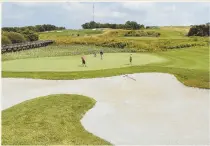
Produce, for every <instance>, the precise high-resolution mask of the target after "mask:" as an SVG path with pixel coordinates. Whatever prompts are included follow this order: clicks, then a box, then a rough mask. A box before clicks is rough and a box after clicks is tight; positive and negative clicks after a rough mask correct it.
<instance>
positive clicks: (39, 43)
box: [1, 40, 54, 54]
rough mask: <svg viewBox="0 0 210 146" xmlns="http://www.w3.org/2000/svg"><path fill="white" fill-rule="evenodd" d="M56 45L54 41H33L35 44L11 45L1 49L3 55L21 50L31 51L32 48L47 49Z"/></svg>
mask: <svg viewBox="0 0 210 146" xmlns="http://www.w3.org/2000/svg"><path fill="white" fill-rule="evenodd" d="M52 43H54V41H52V40H42V41H33V42H26V43H17V44H10V45H3V46H2V47H1V53H2V54H3V53H7V52H16V51H21V50H29V49H32V48H39V47H45V46H47V45H50V44H52Z"/></svg>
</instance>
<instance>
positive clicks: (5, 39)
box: [1, 35, 12, 45]
mask: <svg viewBox="0 0 210 146" xmlns="http://www.w3.org/2000/svg"><path fill="white" fill-rule="evenodd" d="M1 44H2V45H8V44H12V42H11V41H10V39H9V38H8V37H7V36H4V35H3V36H2V37H1Z"/></svg>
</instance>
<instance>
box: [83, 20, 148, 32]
mask: <svg viewBox="0 0 210 146" xmlns="http://www.w3.org/2000/svg"><path fill="white" fill-rule="evenodd" d="M82 28H83V29H94V28H112V29H132V30H137V29H144V28H145V26H144V25H143V24H138V23H137V22H135V21H127V22H125V24H111V23H104V24H103V23H99V22H98V23H97V22H94V21H91V22H87V23H85V24H82Z"/></svg>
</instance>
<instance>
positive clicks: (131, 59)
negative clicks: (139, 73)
mask: <svg viewBox="0 0 210 146" xmlns="http://www.w3.org/2000/svg"><path fill="white" fill-rule="evenodd" d="M132 61H133V58H132V54H131V55H130V64H132Z"/></svg>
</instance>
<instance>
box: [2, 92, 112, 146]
mask: <svg viewBox="0 0 210 146" xmlns="http://www.w3.org/2000/svg"><path fill="white" fill-rule="evenodd" d="M94 104H95V100H93V99H91V98H88V97H85V96H80V95H67V94H64V95H50V96H45V97H40V98H36V99H32V100H29V101H25V102H23V103H20V104H18V105H15V106H13V107H11V108H9V109H6V110H3V111H2V144H3V145H110V143H109V142H106V141H104V140H102V139H100V138H98V137H96V136H94V135H93V134H91V133H89V132H87V131H86V130H85V129H84V128H83V126H82V125H81V123H80V120H81V118H82V117H83V115H84V114H85V113H86V111H87V110H89V109H90V108H92V107H93V106H94Z"/></svg>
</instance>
